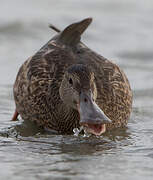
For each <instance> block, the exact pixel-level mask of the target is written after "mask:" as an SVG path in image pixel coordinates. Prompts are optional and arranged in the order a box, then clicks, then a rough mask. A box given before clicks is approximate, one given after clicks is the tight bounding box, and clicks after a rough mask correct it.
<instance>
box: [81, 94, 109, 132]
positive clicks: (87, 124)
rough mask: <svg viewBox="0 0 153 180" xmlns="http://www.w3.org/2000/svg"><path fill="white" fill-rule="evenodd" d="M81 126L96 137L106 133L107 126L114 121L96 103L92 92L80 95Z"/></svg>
mask: <svg viewBox="0 0 153 180" xmlns="http://www.w3.org/2000/svg"><path fill="white" fill-rule="evenodd" d="M79 113H80V125H82V126H83V127H84V129H85V130H86V131H87V132H89V133H92V134H94V135H101V134H102V133H104V132H105V131H106V126H105V124H107V123H111V122H112V121H111V120H110V119H109V118H108V117H107V116H106V115H105V114H104V112H103V111H102V110H101V109H100V108H99V106H98V105H97V104H96V103H95V102H94V100H93V98H92V93H91V91H82V92H81V94H80V105H79Z"/></svg>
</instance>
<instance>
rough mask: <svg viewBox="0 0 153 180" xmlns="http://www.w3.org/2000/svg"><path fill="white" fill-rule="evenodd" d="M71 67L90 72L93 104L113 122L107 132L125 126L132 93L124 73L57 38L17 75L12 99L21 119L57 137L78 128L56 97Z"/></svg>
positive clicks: (80, 46)
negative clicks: (82, 67)
mask: <svg viewBox="0 0 153 180" xmlns="http://www.w3.org/2000/svg"><path fill="white" fill-rule="evenodd" d="M81 33H82V32H81ZM59 36H60V35H59ZM78 41H79V40H78ZM73 64H84V65H87V66H88V67H89V68H90V69H92V71H93V72H94V75H95V82H96V87H97V99H96V103H97V104H98V105H99V107H100V108H101V109H102V110H103V111H104V113H105V114H106V115H107V116H108V117H109V118H110V119H111V120H112V121H113V122H112V123H111V124H108V125H107V129H112V128H114V127H122V126H125V125H126V124H127V121H128V119H129V116H130V113H131V108H132V91H131V88H130V85H129V82H128V79H127V77H126V75H125V74H124V72H123V71H122V70H121V69H120V68H119V67H118V66H117V65H116V64H115V63H113V62H111V61H109V60H107V59H106V58H104V57H102V56H100V55H99V54H97V53H95V52H94V51H92V50H91V49H89V48H88V47H87V46H85V45H84V44H83V43H81V42H80V41H79V42H75V44H74V45H73V44H71V45H67V44H66V45H65V44H64V43H63V39H62V42H61V41H59V38H58V36H57V37H55V38H53V39H51V40H50V41H49V42H48V43H47V44H46V45H45V46H44V47H43V48H41V49H40V50H39V51H38V52H37V53H36V54H35V55H34V56H32V57H30V58H29V59H28V60H27V61H26V62H25V63H24V64H23V65H22V66H21V68H20V70H19V72H18V75H17V78H16V81H15V84H14V99H15V103H16V109H17V111H18V113H19V114H20V115H21V117H22V118H23V119H24V120H31V121H35V122H37V124H38V125H39V126H42V127H45V128H50V129H53V130H56V131H58V132H60V133H72V130H73V128H75V127H79V118H80V117H79V113H78V111H76V110H75V109H72V108H70V107H69V106H67V105H66V104H64V103H63V101H62V100H61V98H60V95H59V88H60V85H61V81H62V79H63V76H64V72H65V70H66V69H67V68H68V67H69V66H71V65H73Z"/></svg>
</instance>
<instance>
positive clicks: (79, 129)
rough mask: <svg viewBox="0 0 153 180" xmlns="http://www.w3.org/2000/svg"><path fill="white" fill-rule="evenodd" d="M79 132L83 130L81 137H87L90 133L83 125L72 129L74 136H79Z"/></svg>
mask: <svg viewBox="0 0 153 180" xmlns="http://www.w3.org/2000/svg"><path fill="white" fill-rule="evenodd" d="M81 132H83V137H89V136H90V135H91V134H89V133H88V132H87V131H86V129H84V127H83V126H81V127H80V128H74V129H73V133H74V136H79V134H80V133H81Z"/></svg>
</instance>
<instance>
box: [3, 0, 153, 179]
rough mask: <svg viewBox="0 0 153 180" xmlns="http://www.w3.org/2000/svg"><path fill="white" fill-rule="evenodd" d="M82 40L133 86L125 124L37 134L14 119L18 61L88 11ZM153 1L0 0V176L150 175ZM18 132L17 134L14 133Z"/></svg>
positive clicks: (152, 164) (152, 162)
mask: <svg viewBox="0 0 153 180" xmlns="http://www.w3.org/2000/svg"><path fill="white" fill-rule="evenodd" d="M89 16H91V17H93V19H94V21H93V23H92V25H91V26H90V28H89V29H88V30H87V31H86V33H85V34H84V36H83V41H84V42H85V43H86V44H87V45H88V46H89V47H90V48H92V49H94V50H95V51H97V52H99V53H101V54H102V55H103V56H105V57H107V58H110V59H112V60H114V62H116V63H117V64H119V65H120V66H121V67H122V69H123V70H124V71H125V73H126V74H127V76H128V78H129V81H130V83H131V87H132V89H133V93H134V103H133V113H132V116H131V119H130V120H129V123H128V127H127V128H125V129H118V130H115V131H113V132H112V133H107V134H105V135H104V136H102V137H99V138H98V137H93V136H90V137H83V136H82V135H79V136H74V135H71V136H68V135H64V136H62V135H57V134H55V133H44V132H42V133H39V132H37V130H36V129H35V128H34V127H33V126H31V129H28V125H26V124H24V125H22V126H21V123H20V122H19V123H18V126H16V123H14V122H11V121H10V119H11V117H12V114H13V112H14V107H15V106H14V101H13V95H12V86H13V83H14V80H15V77H16V74H17V71H18V68H19V67H20V65H21V64H22V63H23V62H24V60H25V59H26V58H28V57H29V56H31V55H32V54H34V53H35V52H36V51H37V50H38V49H40V47H41V46H43V45H44V44H45V43H46V42H47V41H48V40H49V39H50V38H51V37H52V36H53V35H54V34H55V32H53V31H52V30H51V29H49V28H47V26H48V24H49V23H52V24H54V25H56V26H57V27H58V28H60V29H63V28H64V27H65V26H66V25H68V24H70V23H71V22H74V21H76V20H81V19H83V18H85V17H89ZM152 17H153V2H152V1H149V0H140V1H137V0H129V1H123V0H116V1H114V0H108V1H105V0H95V1H92V0H89V1H81V0H78V1H73V0H59V1H54V0H52V1H50V0H46V1H40V0H39V1H38V0H31V1H24V0H14V1H9V0H1V1H0V43H1V45H0V134H1V135H0V159H1V161H0V177H1V179H2V180H5V179H11V180H18V179H19V180H25V179H29V180H35V179H37V180H38V179H41V180H49V179H55V180H60V179H62V180H69V179H74V180H75V179H76V180H90V179H97V180H101V179H107V180H114V179H118V180H123V179H125V180H129V179H134V180H135V179H139V180H143V179H145V180H152V179H153V101H152V100H153V50H152V47H153V36H152V32H153V20H152ZM19 132H20V133H19Z"/></svg>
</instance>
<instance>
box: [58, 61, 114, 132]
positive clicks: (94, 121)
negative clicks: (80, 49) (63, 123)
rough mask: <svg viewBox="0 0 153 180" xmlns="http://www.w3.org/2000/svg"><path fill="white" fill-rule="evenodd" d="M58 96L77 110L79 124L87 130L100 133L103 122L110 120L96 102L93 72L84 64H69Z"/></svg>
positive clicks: (102, 128)
mask: <svg viewBox="0 0 153 180" xmlns="http://www.w3.org/2000/svg"><path fill="white" fill-rule="evenodd" d="M60 97H61V99H62V100H63V102H64V104H66V105H67V106H69V107H70V108H73V109H75V110H77V111H78V112H79V114H80V122H79V123H80V125H81V126H84V128H85V129H86V131H87V132H89V133H92V134H95V135H101V134H102V133H104V132H105V124H107V123H111V120H110V119H109V118H108V117H107V116H106V115H105V114H104V112H103V111H102V110H101V109H100V107H99V106H98V105H97V104H96V102H95V101H96V98H97V88H96V83H95V78H94V73H93V72H92V70H91V69H90V68H88V67H87V66H85V65H81V64H76V65H72V66H70V67H69V68H68V69H67V70H66V72H65V74H64V77H63V80H62V83H61V86H60Z"/></svg>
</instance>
